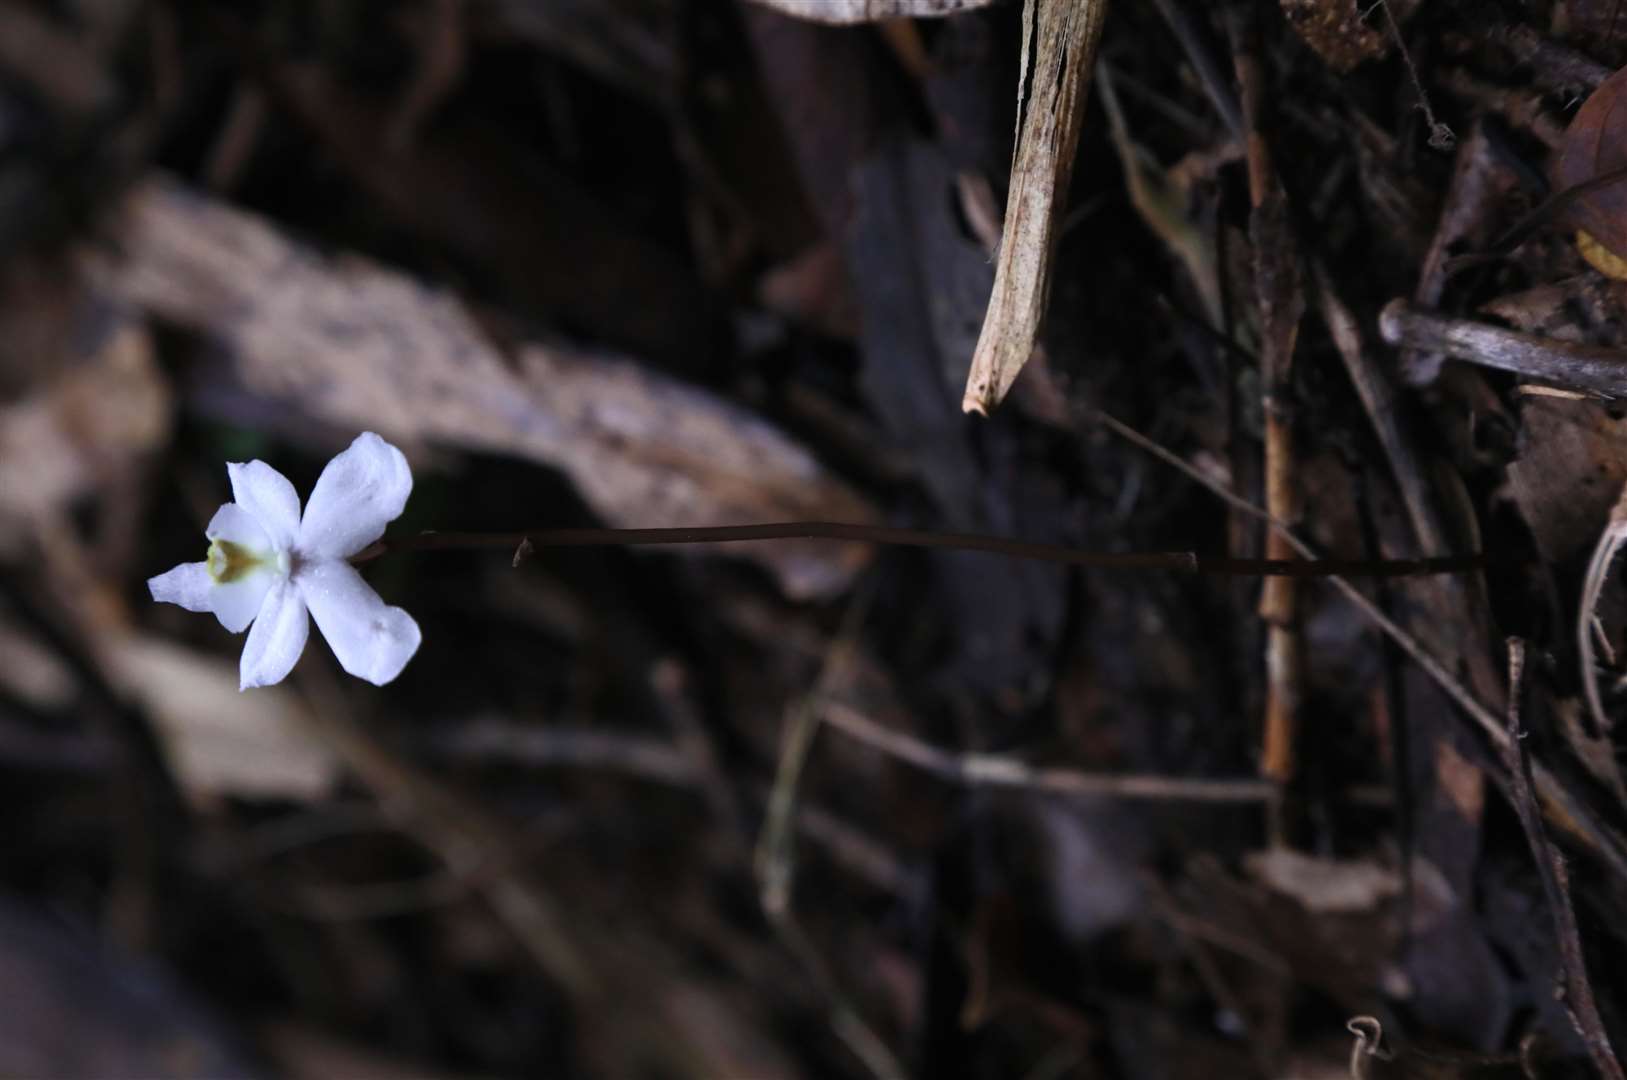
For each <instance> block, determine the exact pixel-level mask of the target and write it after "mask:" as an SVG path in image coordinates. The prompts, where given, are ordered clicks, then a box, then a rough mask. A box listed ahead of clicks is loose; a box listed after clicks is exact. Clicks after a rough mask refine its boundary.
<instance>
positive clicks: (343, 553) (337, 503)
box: [298, 431, 412, 623]
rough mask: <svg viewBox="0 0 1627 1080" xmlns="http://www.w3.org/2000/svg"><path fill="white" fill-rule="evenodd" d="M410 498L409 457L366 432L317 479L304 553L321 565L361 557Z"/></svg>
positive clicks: (303, 530) (302, 539) (303, 528)
mask: <svg viewBox="0 0 1627 1080" xmlns="http://www.w3.org/2000/svg"><path fill="white" fill-rule="evenodd" d="M411 494H412V470H411V469H410V468H408V466H407V459H406V457H405V456H404V455H403V454H402V453H401V451H399V450H397V449H396V448H395V447H393V446H391V445H390V444H389V443H387V442H385V441H384V440H383V439H381V438H379V437H378V436H377V435H375V434H373V433H372V432H371V431H364V432H362V434H360V435H358V436H356V441H355V442H353V443H351V444H350V448H349V449H347V450H345V451H344V452H343V453H341V454H339V455H338V456H337V457H335V458H334V459H333V460H332V461H330V462H328V466H327V468H325V469H323V470H322V475H321V476H320V477H318V478H317V481H316V489H315V490H314V491H312V492H311V501H310V502H308V503H306V504H305V520H304V521H302V522H300V526H299V544H298V548H299V551H300V553H301V554H302V555H305V556H307V557H309V558H313V559H318V560H320V559H344V558H348V557H350V556H351V555H354V554H356V552H358V551H360V550H361V549H362V548H364V547H366V546H367V545H368V544H371V543H372V542H373V541H374V540H377V539H378V538H379V537H381V536H383V535H384V526H386V525H388V524H389V523H390V522H392V521H394V520H395V519H396V518H398V517H400V516H401V510H402V508H403V507H405V506H406V505H407V496H408V495H411ZM317 622H318V623H320V622H321V616H317Z"/></svg>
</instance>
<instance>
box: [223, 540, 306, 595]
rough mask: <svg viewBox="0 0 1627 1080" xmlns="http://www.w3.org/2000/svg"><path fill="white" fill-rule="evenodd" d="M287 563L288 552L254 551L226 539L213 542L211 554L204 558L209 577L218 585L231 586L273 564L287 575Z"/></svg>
mask: <svg viewBox="0 0 1627 1080" xmlns="http://www.w3.org/2000/svg"><path fill="white" fill-rule="evenodd" d="M287 562H288V553H287V552H276V553H274V554H273V553H271V552H260V551H254V550H252V549H250V548H248V547H245V546H244V545H242V544H238V543H234V542H232V541H231V540H226V539H216V540H211V541H210V542H209V554H208V555H206V556H205V557H204V565H205V566H207V567H208V568H209V577H210V579H211V580H213V581H214V582H215V584H217V585H230V584H231V583H232V582H234V581H241V580H243V579H244V578H246V577H248V576H249V575H250V574H252V573H254V572H255V571H257V570H262V569H266V568H268V566H270V565H271V564H273V563H275V564H276V566H277V568H278V569H279V570H281V571H282V572H283V574H285V575H286V574H287V569H286V564H287Z"/></svg>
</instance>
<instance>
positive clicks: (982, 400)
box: [961, 0, 1107, 415]
mask: <svg viewBox="0 0 1627 1080" xmlns="http://www.w3.org/2000/svg"><path fill="white" fill-rule="evenodd" d="M1106 19H1107V0H1027V4H1026V5H1025V7H1024V8H1023V52H1022V64H1021V71H1022V77H1021V80H1020V81H1019V83H1018V92H1017V151H1016V154H1015V156H1014V158H1013V160H1012V163H1011V189H1010V194H1009V195H1008V196H1007V198H1006V223H1005V229H1004V231H1003V232H1002V234H1001V239H1000V255H999V262H998V263H997V264H996V266H995V275H994V293H993V295H992V296H990V297H989V309H988V312H987V314H985V315H984V317H983V331H982V333H981V334H980V335H978V339H977V351H976V352H974V353H973V354H972V370H971V374H970V375H968V376H967V379H966V396H965V398H964V399H963V400H962V402H961V408H963V409H965V410H966V411H967V412H975V413H982V414H983V415H987V414H988V411H989V410H990V409H992V408H994V407H995V406H996V405H998V404H1000V401H1001V399H1003V398H1004V397H1005V396H1006V392H1007V391H1008V390H1010V389H1011V384H1012V383H1013V382H1014V381H1015V380H1016V378H1017V373H1018V372H1020V371H1021V370H1022V368H1023V365H1024V364H1026V363H1027V362H1028V358H1029V356H1031V355H1032V354H1033V352H1034V345H1035V342H1036V341H1037V340H1038V338H1039V329H1040V323H1041V321H1042V320H1043V319H1044V317H1045V305H1046V301H1047V299H1048V298H1049V296H1050V290H1051V260H1052V258H1053V257H1054V256H1055V254H1056V241H1057V226H1058V224H1059V223H1060V221H1061V218H1062V210H1063V207H1064V206H1065V204H1066V203H1067V198H1068V184H1069V181H1070V180H1071V179H1072V178H1073V159H1074V151H1075V150H1076V149H1077V147H1078V145H1079V127H1080V124H1081V122H1082V121H1083V120H1084V113H1085V94H1086V89H1087V87H1088V86H1089V85H1090V76H1091V69H1092V68H1093V67H1094V66H1095V59H1096V45H1097V43H1098V42H1099V41H1100V40H1101V36H1102V24H1103V23H1104V22H1105V21H1106ZM1027 86H1032V93H1031V94H1030V95H1029V96H1028V97H1026V98H1025V97H1024V95H1023V90H1022V88H1023V87H1027Z"/></svg>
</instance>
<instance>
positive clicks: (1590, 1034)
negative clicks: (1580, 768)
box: [1503, 637, 1627, 1080]
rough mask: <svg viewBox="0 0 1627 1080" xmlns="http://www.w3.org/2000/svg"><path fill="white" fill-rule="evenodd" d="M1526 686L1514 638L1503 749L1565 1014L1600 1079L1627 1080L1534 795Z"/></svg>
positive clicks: (1521, 649) (1566, 880)
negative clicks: (1559, 967) (1555, 947)
mask: <svg viewBox="0 0 1627 1080" xmlns="http://www.w3.org/2000/svg"><path fill="white" fill-rule="evenodd" d="M1524 681H1525V642H1524V641H1522V640H1520V639H1519V638H1514V637H1511V638H1509V639H1508V683H1509V686H1508V740H1507V741H1506V742H1505V743H1504V744H1503V759H1504V761H1506V762H1507V763H1508V772H1509V776H1510V778H1511V779H1512V781H1513V788H1514V799H1513V801H1514V810H1515V812H1516V813H1518V814H1519V816H1520V827H1521V828H1523V829H1524V830H1525V838H1526V841H1527V842H1528V843H1530V845H1531V856H1532V858H1534V859H1536V862H1537V873H1538V874H1539V875H1540V876H1541V878H1542V891H1543V892H1544V893H1546V894H1547V897H1548V908H1549V910H1550V911H1552V912H1553V917H1554V936H1555V937H1557V938H1558V939H1559V956H1560V960H1561V961H1562V962H1563V964H1564V972H1565V991H1566V999H1567V1000H1566V1003H1565V1004H1566V1011H1567V1012H1569V1013H1570V1018H1571V1023H1572V1024H1573V1025H1575V1027H1576V1033H1577V1034H1578V1035H1580V1036H1581V1037H1582V1042H1583V1043H1585V1044H1586V1045H1587V1052H1588V1055H1589V1056H1590V1057H1592V1058H1593V1067H1594V1068H1596V1069H1598V1070H1599V1073H1600V1075H1602V1076H1604V1077H1607V1078H1608V1080H1627V1074H1624V1073H1623V1072H1622V1068H1621V1062H1619V1061H1618V1060H1617V1059H1616V1053H1615V1051H1614V1050H1613V1049H1611V1046H1610V1036H1609V1035H1608V1034H1607V1033H1606V1032H1605V1029H1604V1020H1603V1018H1601V1017H1600V1015H1599V1003H1598V1002H1597V1001H1596V1000H1594V997H1593V984H1592V983H1591V982H1589V981H1588V975H1587V961H1586V960H1585V959H1584V958H1583V956H1582V935H1581V931H1580V930H1579V929H1578V928H1577V925H1576V910H1575V908H1574V907H1572V905H1571V896H1570V875H1569V874H1568V873H1567V872H1566V870H1565V861H1564V859H1563V858H1561V857H1560V854H1559V852H1558V851H1557V850H1556V849H1555V848H1554V846H1553V844H1552V843H1550V842H1549V840H1548V832H1547V829H1545V828H1544V827H1543V824H1542V813H1541V812H1540V811H1539V810H1538V809H1537V800H1536V796H1535V795H1534V794H1533V793H1532V790H1531V789H1532V783H1531V758H1530V756H1529V755H1528V754H1526V752H1525V732H1524V731H1522V730H1521V728H1520V697H1521V693H1520V692H1521V690H1522V689H1523V684H1524Z"/></svg>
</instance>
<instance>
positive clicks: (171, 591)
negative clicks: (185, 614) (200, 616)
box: [147, 562, 215, 611]
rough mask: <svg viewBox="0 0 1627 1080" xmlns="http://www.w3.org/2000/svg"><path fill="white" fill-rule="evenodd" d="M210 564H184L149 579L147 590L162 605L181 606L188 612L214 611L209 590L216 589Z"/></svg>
mask: <svg viewBox="0 0 1627 1080" xmlns="http://www.w3.org/2000/svg"><path fill="white" fill-rule="evenodd" d="M214 584H215V583H214V580H213V579H212V578H210V576H209V564H208V563H201V562H189V563H182V564H181V565H180V566H177V567H176V568H175V569H173V570H169V571H166V572H165V573H162V574H159V575H158V576H157V577H150V578H148V579H147V588H148V590H149V591H150V592H151V593H152V594H153V599H154V600H156V601H158V602H159V603H160V604H180V605H181V606H182V607H184V608H186V609H187V610H188V611H213V610H214V608H213V607H212V606H211V605H210V599H209V590H210V589H212V588H213V587H214Z"/></svg>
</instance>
